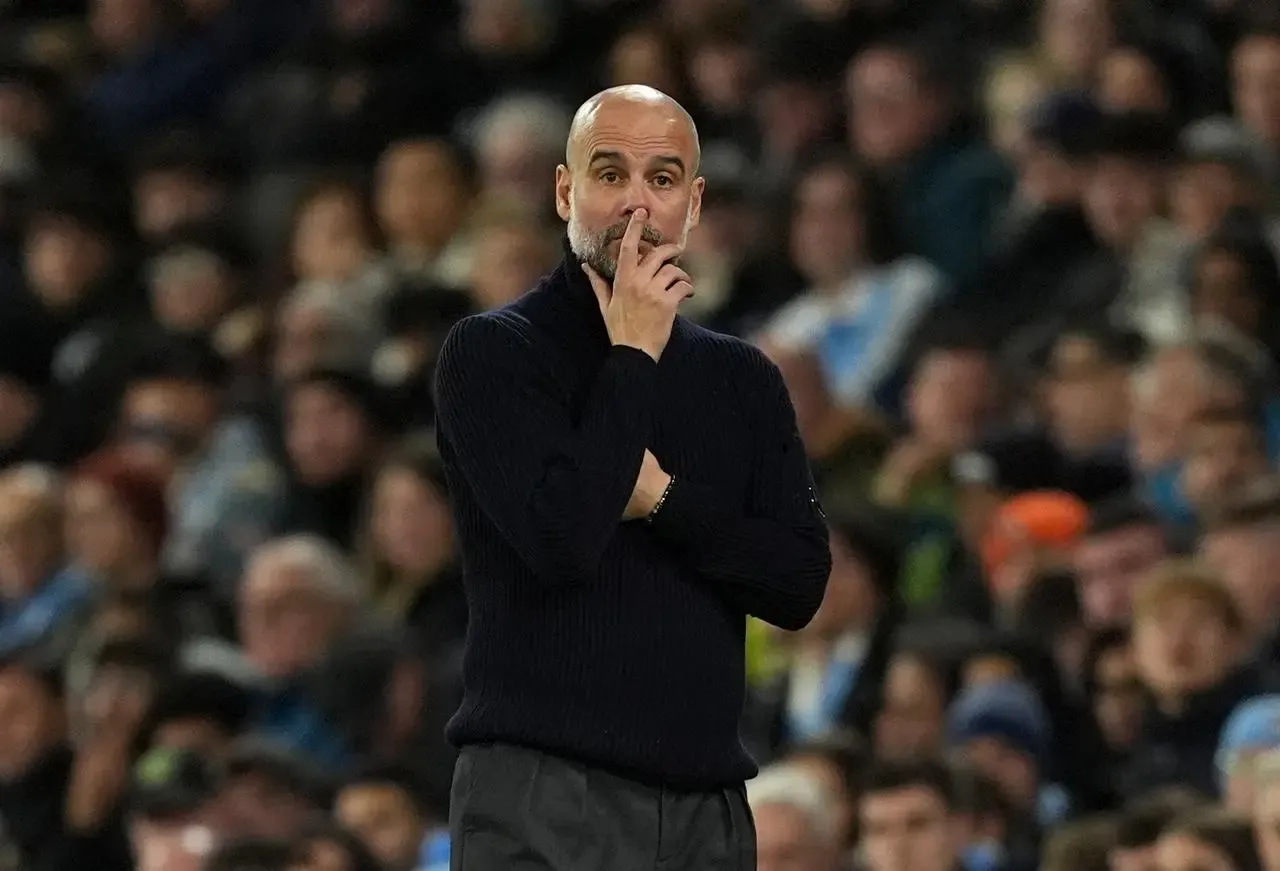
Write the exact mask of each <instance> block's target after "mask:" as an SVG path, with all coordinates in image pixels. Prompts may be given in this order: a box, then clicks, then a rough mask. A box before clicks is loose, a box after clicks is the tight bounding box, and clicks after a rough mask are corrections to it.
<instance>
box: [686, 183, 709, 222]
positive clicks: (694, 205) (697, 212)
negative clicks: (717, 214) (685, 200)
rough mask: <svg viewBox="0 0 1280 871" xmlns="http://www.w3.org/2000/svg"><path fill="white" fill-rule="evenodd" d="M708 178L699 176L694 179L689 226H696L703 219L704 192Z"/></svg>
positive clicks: (691, 191)
mask: <svg viewBox="0 0 1280 871" xmlns="http://www.w3.org/2000/svg"><path fill="white" fill-rule="evenodd" d="M706 186H707V180H706V179H705V178H703V177H702V176H698V177H697V178H695V179H694V180H693V186H692V187H691V188H690V191H689V226H690V227H696V226H698V222H699V221H701V220H702V192H703V190H704V189H706Z"/></svg>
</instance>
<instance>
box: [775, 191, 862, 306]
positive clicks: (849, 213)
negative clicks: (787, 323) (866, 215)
mask: <svg viewBox="0 0 1280 871" xmlns="http://www.w3.org/2000/svg"><path fill="white" fill-rule="evenodd" d="M862 245H863V222H862V207H861V204H860V192H859V190H858V184H857V182H856V181H855V180H854V179H853V178H852V177H851V176H850V174H849V172H848V171H847V170H845V169H844V168H842V167H838V166H827V167H820V168H818V169H815V170H813V171H812V172H810V173H809V174H808V175H807V176H805V177H804V178H803V179H801V181H800V184H799V186H798V187H797V189H796V201H795V211H794V212H793V213H792V215H791V259H792V261H794V263H795V265H796V268H798V269H799V270H800V274H801V275H803V276H804V278H805V279H806V280H807V281H808V282H809V283H810V284H812V285H814V286H815V287H818V288H821V289H824V290H831V291H835V290H840V289H841V288H842V286H843V282H844V281H845V280H846V279H847V278H848V277H849V275H850V274H851V273H852V272H853V270H854V269H855V268H856V267H857V266H858V264H859V263H860V262H861V261H862V259H863V250H862Z"/></svg>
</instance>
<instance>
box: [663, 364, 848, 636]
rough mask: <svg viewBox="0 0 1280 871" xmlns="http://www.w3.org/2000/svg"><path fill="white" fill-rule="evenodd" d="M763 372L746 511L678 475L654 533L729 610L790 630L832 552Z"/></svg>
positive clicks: (814, 598)
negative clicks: (760, 427) (760, 420)
mask: <svg viewBox="0 0 1280 871" xmlns="http://www.w3.org/2000/svg"><path fill="white" fill-rule="evenodd" d="M765 371H766V372H767V373H768V375H767V377H768V383H767V384H765V385H762V386H763V387H764V388H765V389H764V390H763V391H762V395H765V396H767V397H769V398H768V399H767V400H766V402H767V407H766V408H765V409H764V412H763V416H764V419H765V421H766V425H765V431H764V432H763V433H762V437H761V442H760V444H761V445H762V447H761V449H760V451H759V454H758V456H757V457H756V458H755V473H754V475H753V481H752V486H751V494H750V497H749V503H748V506H747V509H746V511H745V512H744V511H742V510H740V509H735V508H734V507H733V506H731V505H727V504H725V502H724V500H723V499H721V498H719V497H718V496H717V494H716V493H714V492H712V491H711V490H710V488H707V487H704V486H700V485H699V484H698V483H697V482H696V480H695V479H694V478H693V477H692V476H690V477H681V476H676V477H675V478H674V480H673V481H672V484H671V489H670V491H669V492H668V494H667V499H666V501H665V502H664V503H663V504H662V507H661V509H660V510H659V511H658V513H657V514H656V515H655V516H654V518H653V531H654V534H655V535H657V536H659V537H661V538H662V539H663V540H664V541H666V542H668V543H669V544H671V545H672V546H674V547H676V548H677V549H679V550H680V551H681V552H682V553H683V554H685V556H686V557H687V558H688V559H690V560H691V561H692V563H693V565H694V568H695V569H696V570H697V572H698V573H699V574H700V575H701V576H702V577H704V578H706V579H707V580H709V581H711V582H713V583H715V584H717V585H719V587H720V589H721V590H722V591H723V594H724V596H725V597H726V598H727V599H728V600H729V601H730V602H731V603H732V604H733V605H734V606H736V607H738V608H740V609H741V610H742V611H744V612H746V613H747V614H750V615H751V616H753V617H758V618H760V619H761V620H764V621H766V622H768V623H772V624H773V625H774V626H777V627H779V628H780V629H789V630H795V629H800V628H803V627H804V626H805V625H806V624H807V623H808V622H809V620H810V619H812V618H813V615H814V614H815V613H816V612H817V610H818V606H819V605H820V604H822V597H823V594H824V593H825V592H826V586H827V576H828V575H829V574H830V573H831V552H830V550H829V548H828V541H827V525H826V518H825V516H824V515H823V513H822V507H821V505H820V504H819V503H818V497H817V495H816V493H815V491H814V486H813V476H812V473H811V472H810V469H809V460H808V457H807V456H806V455H805V450H804V445H803V444H802V443H801V441H800V433H799V430H798V429H797V428H796V420H795V411H794V410H793V409H792V407H791V400H790V398H789V396H788V394H787V390H786V387H785V386H784V385H783V382H782V376H781V374H780V373H779V372H778V369H777V367H776V366H774V365H773V364H771V363H769V364H767V365H766V369H765ZM659 459H661V458H659Z"/></svg>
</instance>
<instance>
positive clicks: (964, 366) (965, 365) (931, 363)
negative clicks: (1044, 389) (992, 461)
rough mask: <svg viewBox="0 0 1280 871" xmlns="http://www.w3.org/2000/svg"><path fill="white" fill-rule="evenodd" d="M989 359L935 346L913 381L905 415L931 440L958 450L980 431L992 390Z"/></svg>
mask: <svg viewBox="0 0 1280 871" xmlns="http://www.w3.org/2000/svg"><path fill="white" fill-rule="evenodd" d="M993 380H994V379H993V376H992V371H991V363H990V360H988V358H987V356H986V355H985V354H981V353H978V352H976V351H959V350H946V351H934V352H932V353H930V354H928V355H926V356H925V358H924V359H923V360H922V361H921V362H920V364H919V366H918V367H917V369H916V372H915V375H914V377H913V378H912V380H911V385H910V387H909V393H908V396H907V404H908V414H909V415H910V418H911V425H912V428H913V429H914V431H915V433H916V434H917V435H918V436H919V437H920V438H922V439H924V440H925V441H927V442H928V443H929V444H934V445H941V446H944V447H949V448H952V449H953V450H960V449H962V448H964V447H965V446H967V445H969V444H971V443H972V442H973V440H974V439H976V438H977V436H978V431H979V430H980V429H981V427H982V424H983V422H984V421H985V419H986V417H987V413H988V412H989V411H990V410H991V408H992V405H993V400H994V394H995V384H994V383H993Z"/></svg>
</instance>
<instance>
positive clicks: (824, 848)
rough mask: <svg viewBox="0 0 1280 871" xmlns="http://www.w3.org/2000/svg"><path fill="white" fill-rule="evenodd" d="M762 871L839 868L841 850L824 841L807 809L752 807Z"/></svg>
mask: <svg viewBox="0 0 1280 871" xmlns="http://www.w3.org/2000/svg"><path fill="white" fill-rule="evenodd" d="M752 816H753V817H754V819H755V826H756V863H757V864H756V867H757V869H759V871H836V867H837V866H836V859H837V856H838V852H837V849H836V845H835V844H834V843H824V841H823V838H822V836H821V835H820V834H819V833H818V832H816V831H814V828H813V825H812V824H811V823H810V822H809V820H808V818H807V817H806V816H805V814H804V812H803V811H801V810H799V809H798V808H794V807H791V806H790V805H785V804H762V805H758V806H756V807H753V808H752Z"/></svg>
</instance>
